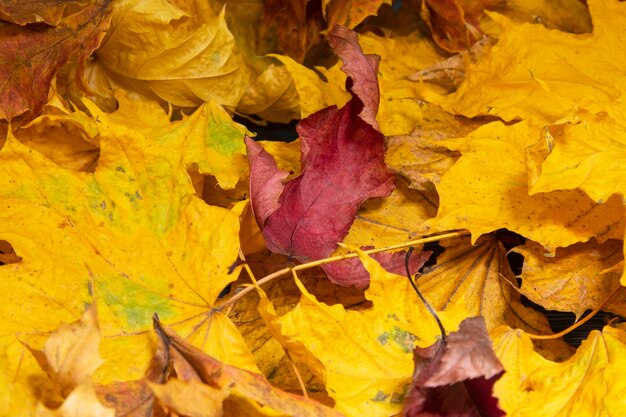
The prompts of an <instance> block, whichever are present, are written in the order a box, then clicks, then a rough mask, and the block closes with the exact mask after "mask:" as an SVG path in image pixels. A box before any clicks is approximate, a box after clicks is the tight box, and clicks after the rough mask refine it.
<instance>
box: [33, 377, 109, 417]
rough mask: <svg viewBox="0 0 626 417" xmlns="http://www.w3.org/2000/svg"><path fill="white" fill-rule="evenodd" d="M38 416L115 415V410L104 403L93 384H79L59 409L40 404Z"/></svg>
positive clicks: (100, 416)
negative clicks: (99, 398)
mask: <svg viewBox="0 0 626 417" xmlns="http://www.w3.org/2000/svg"><path fill="white" fill-rule="evenodd" d="M36 415H37V417H84V416H90V417H115V410H114V409H112V408H109V407H106V406H104V405H102V403H101V402H100V401H99V400H98V397H97V396H96V393H95V391H94V388H93V387H92V386H91V384H82V385H79V386H78V387H77V388H76V389H75V390H73V391H72V393H71V394H70V395H69V396H68V397H67V399H66V400H65V401H64V402H63V405H61V407H59V408H58V409H54V410H51V409H49V408H47V407H45V406H42V405H40V406H39V407H38V408H37V412H36Z"/></svg>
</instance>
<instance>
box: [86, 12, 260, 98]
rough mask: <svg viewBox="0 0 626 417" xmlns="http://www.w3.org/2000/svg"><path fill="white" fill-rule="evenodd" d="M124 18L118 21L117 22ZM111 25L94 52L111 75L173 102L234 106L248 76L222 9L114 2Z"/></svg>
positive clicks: (242, 91) (241, 93) (245, 84)
mask: <svg viewBox="0 0 626 417" xmlns="http://www.w3.org/2000/svg"><path fill="white" fill-rule="evenodd" d="M122 22H123V23H122ZM112 25H113V26H114V27H115V28H116V30H115V31H113V32H111V33H110V34H109V35H108V37H107V38H106V40H105V42H104V43H103V44H102V46H101V47H100V48H99V49H98V51H97V54H96V56H97V59H98V62H99V63H100V64H101V65H102V66H104V67H105V68H106V69H107V71H110V72H112V73H113V74H114V75H115V76H123V77H126V78H128V79H132V80H135V81H134V82H135V83H138V84H141V83H142V82H145V85H146V86H147V87H148V88H149V89H150V90H152V92H153V93H154V94H156V95H157V96H159V97H161V98H162V99H164V100H167V101H169V102H171V103H173V104H175V105H178V106H186V107H193V106H198V105H200V104H202V102H204V101H209V100H212V101H215V102H216V103H219V104H221V105H225V106H229V107H231V108H235V107H236V106H237V104H238V103H239V99H240V98H241V96H242V95H243V93H244V91H245V88H246V86H247V80H248V78H247V77H248V74H246V73H245V72H244V71H246V70H247V69H246V68H244V67H242V66H241V65H240V63H239V62H238V59H237V57H236V56H235V54H236V44H235V40H234V38H233V35H232V34H231V33H230V31H229V30H228V27H227V26H226V21H225V19H224V9H222V11H221V12H220V13H219V14H215V13H214V11H213V9H211V7H210V5H209V4H207V2H203V1H189V2H176V3H171V2H168V1H165V0H163V1H159V2H157V3H155V4H148V3H145V2H141V1H131V2H119V3H115V4H114V7H113V17H112Z"/></svg>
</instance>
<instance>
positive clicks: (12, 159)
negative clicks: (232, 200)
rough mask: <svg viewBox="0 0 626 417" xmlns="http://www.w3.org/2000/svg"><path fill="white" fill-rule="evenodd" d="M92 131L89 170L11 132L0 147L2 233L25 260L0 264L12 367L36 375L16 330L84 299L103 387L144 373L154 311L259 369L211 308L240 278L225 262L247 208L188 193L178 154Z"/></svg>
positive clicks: (106, 127)
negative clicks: (94, 316)
mask: <svg viewBox="0 0 626 417" xmlns="http://www.w3.org/2000/svg"><path fill="white" fill-rule="evenodd" d="M99 129H100V135H99V140H100V147H101V153H100V159H99V161H98V166H97V168H96V170H95V172H94V173H93V174H90V173H80V172H74V171H68V170H64V169H62V168H60V167H58V166H57V165H56V164H54V163H53V162H51V161H49V160H48V159H46V158H45V157H44V156H42V155H41V154H39V153H37V152H36V151H33V150H32V149H30V148H27V147H25V146H24V145H22V144H20V143H19V142H18V141H17V140H15V138H13V137H12V136H11V135H10V136H9V138H8V139H7V141H6V144H5V146H4V147H3V149H2V150H1V151H0V161H1V164H0V165H1V168H0V169H1V171H2V173H1V175H0V184H1V186H0V189H1V191H0V206H1V207H2V214H1V215H0V217H1V218H2V221H0V224H1V225H2V226H0V238H1V239H3V240H6V241H8V242H9V243H10V244H11V245H12V246H13V248H14V249H15V252H16V254H18V256H20V257H21V258H22V260H21V262H19V263H14V264H7V265H3V266H1V267H0V275H1V277H2V278H1V280H0V282H1V284H0V288H1V292H2V294H3V298H2V302H1V303H0V317H2V318H3V324H2V332H1V335H2V337H3V338H5V340H6V343H4V344H5V345H7V346H9V348H8V350H7V352H8V353H7V364H8V365H7V368H8V369H9V372H12V373H15V374H18V375H19V379H20V380H28V379H29V376H31V375H36V374H37V371H36V370H34V369H32V368H31V367H29V366H24V364H22V365H21V366H20V361H21V360H22V359H20V358H21V357H22V356H23V355H26V356H28V352H25V351H24V349H25V348H24V347H21V348H20V345H19V344H18V343H16V339H19V338H20V335H22V334H29V335H45V334H47V333H49V332H50V331H52V330H53V329H55V328H56V327H57V326H58V325H59V324H60V323H63V322H72V321H75V320H76V319H77V318H78V317H80V315H81V314H82V313H83V311H84V309H85V306H86V305H87V304H92V303H96V304H97V307H98V313H99V319H100V328H101V332H102V335H103V341H102V344H101V348H100V352H101V355H102V357H103V358H104V359H105V364H104V365H102V366H101V367H100V368H99V369H98V371H97V372H96V376H95V378H96V380H97V381H99V382H103V383H106V382H109V381H112V380H128V379H133V378H139V377H141V376H142V375H143V373H144V371H145V369H146V367H147V365H148V362H149V360H150V357H151V351H152V346H154V340H153V338H152V336H151V331H150V330H151V327H152V316H153V314H155V313H156V314H158V315H159V317H161V319H162V320H163V321H164V322H166V323H169V324H170V325H172V326H173V327H174V328H176V329H177V331H179V332H180V333H181V334H182V335H183V336H184V337H186V338H187V339H188V340H189V341H190V342H192V343H194V344H196V345H197V346H199V347H201V348H202V349H204V350H206V351H207V352H211V354H212V355H213V356H215V357H218V358H221V360H223V361H225V362H226V363H232V364H236V365H237V366H239V367H243V368H246V369H253V370H254V369H256V367H255V365H254V362H253V360H252V356H251V355H250V353H249V352H248V350H247V348H246V346H245V343H244V342H243V339H242V338H241V336H240V334H239V333H238V331H237V329H236V328H235V326H234V324H233V323H232V322H231V321H230V320H229V319H228V318H227V317H226V316H225V315H224V314H223V313H221V312H220V311H218V310H215V309H214V304H215V301H216V299H217V298H218V295H219V294H220V292H221V291H222V290H223V289H224V287H226V285H228V284H229V283H230V282H232V281H233V280H235V279H236V277H237V275H238V274H237V272H238V271H239V269H235V272H234V273H232V274H229V267H230V266H231V264H232V263H233V262H234V261H235V260H236V259H237V254H238V249H239V241H238V231H239V215H240V213H241V210H242V209H243V206H244V204H245V203H240V204H238V205H236V206H234V207H233V208H232V210H227V209H223V208H220V207H213V206H209V205H207V204H206V203H204V202H203V201H201V200H200V199H198V198H196V197H195V196H194V189H193V187H192V185H191V181H190V178H189V176H188V175H187V172H186V169H185V163H184V156H183V150H181V149H178V150H176V148H174V147H172V146H163V145H160V144H159V143H158V142H155V141H154V140H149V139H147V138H146V137H145V136H144V135H143V134H142V133H141V132H138V131H135V130H133V129H129V128H122V127H120V126H118V125H114V124H107V123H102V124H101V125H100V127H99ZM24 306H28V308H24ZM29 337H31V336H29Z"/></svg>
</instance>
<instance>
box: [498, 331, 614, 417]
mask: <svg viewBox="0 0 626 417" xmlns="http://www.w3.org/2000/svg"><path fill="white" fill-rule="evenodd" d="M491 337H492V339H493V344H494V346H493V347H494V351H495V352H496V355H497V356H498V358H499V359H500V361H501V362H502V365H504V368H505V370H506V372H505V373H504V375H503V376H502V378H501V379H500V380H499V381H497V382H496V384H495V387H494V392H495V394H496V396H498V397H499V404H500V406H501V407H502V409H503V410H504V411H506V413H507V415H508V416H511V417H521V416H530V415H532V416H538V417H557V416H558V417H566V416H621V415H624V413H626V403H625V402H624V396H625V395H626V381H624V378H622V376H621V375H622V373H623V369H624V364H623V361H624V357H625V355H626V333H625V332H624V331H623V330H621V329H617V328H614V327H609V326H606V327H605V328H604V330H603V331H602V332H599V331H593V332H592V333H591V334H590V335H589V337H588V338H587V340H585V341H584V342H583V343H582V345H580V347H579V348H578V350H577V351H576V354H575V355H574V356H572V357H571V358H569V359H568V360H566V361H564V362H562V363H557V362H551V361H549V360H547V359H544V358H542V357H541V356H539V355H538V354H537V353H535V352H534V351H533V345H532V341H531V340H530V338H529V337H528V335H526V334H525V333H524V332H523V331H521V330H512V329H507V328H506V327H504V328H499V329H497V330H496V331H494V332H492V333H491Z"/></svg>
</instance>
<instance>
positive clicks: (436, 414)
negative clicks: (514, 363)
mask: <svg viewBox="0 0 626 417" xmlns="http://www.w3.org/2000/svg"><path fill="white" fill-rule="evenodd" d="M414 358H415V371H414V372H413V381H412V383H411V387H410V388H409V391H408V393H407V396H406V398H405V402H404V409H403V411H402V415H403V416H404V417H499V416H504V412H503V411H502V410H500V408H499V407H498V400H497V399H496V398H495V397H494V396H493V393H492V388H493V384H494V383H495V382H496V381H497V380H498V379H499V378H500V377H501V376H502V374H503V373H504V368H503V367H502V364H501V363H500V361H499V360H498V358H497V357H496V355H495V353H494V352H493V349H492V347H491V340H489V335H488V334H487V329H486V328H485V321H484V319H483V318H482V317H472V318H469V319H465V320H463V322H462V323H461V326H460V327H459V331H457V332H454V333H450V334H449V335H448V337H447V338H446V340H445V342H444V341H439V342H437V343H435V344H434V345H432V346H429V347H428V348H416V349H415V351H414Z"/></svg>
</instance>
